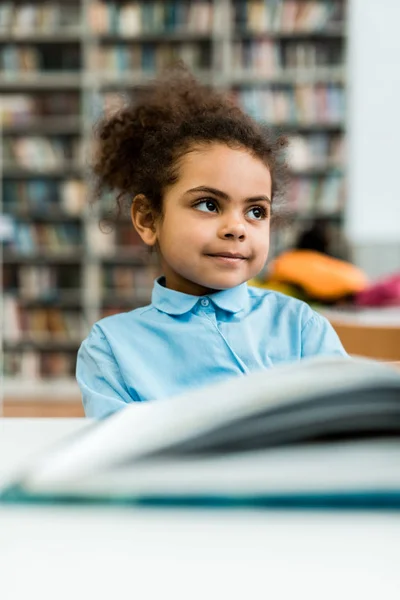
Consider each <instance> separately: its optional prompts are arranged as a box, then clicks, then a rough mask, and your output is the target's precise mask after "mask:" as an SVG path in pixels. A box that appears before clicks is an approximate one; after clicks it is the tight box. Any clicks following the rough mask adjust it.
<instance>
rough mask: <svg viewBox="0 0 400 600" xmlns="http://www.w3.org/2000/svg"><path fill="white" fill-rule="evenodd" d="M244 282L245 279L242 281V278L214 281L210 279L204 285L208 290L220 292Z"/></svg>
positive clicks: (223, 278)
mask: <svg viewBox="0 0 400 600" xmlns="http://www.w3.org/2000/svg"><path fill="white" fill-rule="evenodd" d="M245 281H247V279H243V277H226V278H225V277H216V278H215V279H214V278H211V279H210V280H209V281H208V282H207V283H204V285H205V287H208V288H210V289H213V290H219V291H222V290H229V289H230V288H233V287H236V286H238V285H241V284H242V283H245Z"/></svg>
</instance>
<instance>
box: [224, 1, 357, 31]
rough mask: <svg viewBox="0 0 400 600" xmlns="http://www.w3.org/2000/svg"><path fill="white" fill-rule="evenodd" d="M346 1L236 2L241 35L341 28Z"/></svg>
mask: <svg viewBox="0 0 400 600" xmlns="http://www.w3.org/2000/svg"><path fill="white" fill-rule="evenodd" d="M344 20H345V15H344V2H343V0H327V1H324V2H321V1H320V0H307V1H306V0H300V1H299V0H273V1H272V2H264V1H263V0H234V23H235V28H236V30H237V31H238V32H243V31H244V32H251V33H265V32H270V33H273V32H287V33H293V32H312V31H321V30H324V29H328V30H329V29H330V28H334V27H337V26H338V25H341V24H342V23H343V21H344Z"/></svg>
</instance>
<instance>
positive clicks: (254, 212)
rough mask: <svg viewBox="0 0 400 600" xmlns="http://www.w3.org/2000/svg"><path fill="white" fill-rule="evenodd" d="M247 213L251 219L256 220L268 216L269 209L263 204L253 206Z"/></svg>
mask: <svg viewBox="0 0 400 600" xmlns="http://www.w3.org/2000/svg"><path fill="white" fill-rule="evenodd" d="M247 214H248V215H249V216H250V218H251V219H255V220H256V221H261V220H262V219H265V218H266V217H267V210H266V209H265V208H264V207H263V206H253V208H251V209H250V210H249V211H247Z"/></svg>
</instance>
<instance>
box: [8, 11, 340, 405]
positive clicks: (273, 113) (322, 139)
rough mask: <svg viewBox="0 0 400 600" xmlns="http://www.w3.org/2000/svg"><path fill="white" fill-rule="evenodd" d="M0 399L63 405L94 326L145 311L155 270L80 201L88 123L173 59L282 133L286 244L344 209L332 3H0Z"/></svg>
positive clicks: (131, 236)
mask: <svg viewBox="0 0 400 600" xmlns="http://www.w3.org/2000/svg"><path fill="white" fill-rule="evenodd" d="M0 24H1V25H0V94H1V105H0V106H1V109H0V111H1V127H2V130H1V178H2V207H3V217H2V226H1V228H0V229H1V232H2V240H3V243H2V253H3V275H2V276H3V289H4V294H5V302H4V306H3V317H2V318H3V325H4V332H5V334H4V339H3V368H4V369H3V370H4V374H5V378H4V393H5V397H6V399H7V398H13V397H21V395H24V396H26V397H28V399H29V397H30V396H32V398H36V399H37V398H38V397H44V398H46V397H50V398H51V396H52V395H53V394H54V389H55V387H57V398H58V399H63V398H64V399H65V398H72V399H78V398H79V394H78V389H77V387H76V384H75V383H74V379H73V375H74V367H75V357H76V351H77V349H78V347H79V343H80V341H81V340H82V339H83V338H84V337H85V336H86V334H87V332H88V331H89V328H90V327H91V325H92V324H93V323H94V322H95V321H96V320H98V319H99V318H100V317H102V316H105V315H108V314H113V313H114V312H116V311H121V310H129V309H132V308H135V307H136V306H140V305H143V304H145V303H147V302H148V300H149V297H150V291H151V286H152V281H153V279H154V277H155V276H156V275H157V274H158V270H157V265H156V263H155V260H154V258H152V257H151V256H150V255H149V254H148V253H147V252H146V250H145V249H144V248H143V247H142V245H141V244H140V241H139V239H138V238H137V236H136V235H135V233H134V232H133V230H132V228H131V227H130V224H129V218H128V216H127V215H122V217H121V219H120V220H119V222H118V223H116V224H115V228H114V229H113V231H110V232H107V233H104V231H102V230H101V229H100V228H99V219H100V218H101V217H104V216H106V215H107V214H108V213H107V211H108V208H109V205H108V201H107V199H105V200H104V204H103V205H102V206H96V207H94V206H91V205H90V203H89V199H90V181H89V174H88V170H87V159H86V156H87V149H88V147H89V143H90V138H91V133H92V124H93V122H94V120H95V119H96V117H97V116H98V115H99V114H100V113H101V112H102V111H103V110H105V109H106V108H107V106H108V105H113V104H114V103H115V102H118V101H119V98H120V94H121V92H124V90H127V91H128V90H129V91H130V92H132V91H135V90H137V91H138V93H140V89H141V88H143V87H144V86H146V84H147V83H148V81H149V79H151V78H152V77H153V75H154V74H155V73H156V72H157V71H158V70H159V69H161V68H162V67H164V66H166V65H167V64H169V63H170V62H171V61H172V60H174V59H175V58H182V59H183V60H184V61H185V62H186V63H187V64H188V65H189V66H190V67H191V68H192V69H193V71H194V72H195V74H196V75H197V77H198V78H199V79H200V80H201V81H203V82H204V83H206V84H209V85H212V86H215V87H217V88H219V89H224V90H227V91H229V92H230V93H232V94H233V95H234V97H235V98H236V99H237V101H238V102H240V103H241V104H242V105H243V107H244V108H245V109H246V110H247V111H248V112H249V113H250V114H252V115H253V116H255V117H256V118H258V119H262V120H265V121H267V122H269V123H270V124H271V125H272V126H273V127H276V129H278V130H280V131H283V132H286V133H287V135H288V136H289V137H290V140H291V145H290V154H289V159H290V165H291V176H292V183H291V186H290V191H289V196H288V207H289V209H290V214H291V220H290V225H289V226H287V227H286V228H285V229H284V230H282V231H278V232H276V233H275V236H274V239H275V242H274V246H273V248H272V249H271V251H272V253H277V252H279V251H281V250H282V249H284V248H285V247H287V246H290V245H291V244H292V243H293V241H294V239H295V237H296V235H297V233H298V231H299V229H300V228H301V227H303V226H304V224H305V223H306V222H307V221H309V220H310V219H312V218H313V216H315V215H316V214H324V215H327V216H328V217H329V218H330V219H331V221H332V227H336V228H340V227H341V224H342V214H343V207H344V202H345V194H346V192H345V169H344V164H345V158H344V153H345V149H344V141H345V128H344V120H345V85H346V82H345V76H344V61H345V51H346V0H271V1H270V2H268V1H264V0H172V1H168V2H164V1H161V0H156V1H154V0H143V1H142V2H137V1H132V0H129V1H128V0H113V1H108V0H107V1H106V0H68V1H66V0H63V1H61V0H58V1H57V0H52V1H47V2H45V1H44V0H43V1H42V0H35V1H34V2H27V1H26V0H24V1H22V0H15V1H13V2H11V1H2V2H0Z"/></svg>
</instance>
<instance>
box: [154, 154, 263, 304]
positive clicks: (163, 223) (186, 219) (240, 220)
mask: <svg viewBox="0 0 400 600" xmlns="http://www.w3.org/2000/svg"><path fill="white" fill-rule="evenodd" d="M270 198H271V176H270V172H269V170H268V168H267V167H266V166H265V164H264V163H263V162H262V161H261V160H260V159H257V158H254V157H253V156H252V155H251V154H250V153H249V152H248V151H246V150H237V149H236V150H233V149H231V148H229V147H228V146H226V145H224V144H219V143H215V144H213V145H209V146H204V147H201V148H198V149H196V150H193V151H191V152H189V153H188V154H186V155H185V156H184V157H183V158H182V159H181V161H180V163H179V180H178V181H177V183H175V184H173V185H171V186H170V187H169V188H168V189H167V190H166V192H165V194H164V199H163V218H162V219H160V221H159V222H157V224H156V228H155V239H154V243H157V244H158V247H159V250H160V253H161V259H162V264H163V270H164V274H165V277H166V285H167V287H168V288H171V289H174V290H177V291H180V292H184V293H187V294H193V295H203V294H207V293H210V292H211V291H215V290H224V289H228V288H232V287H234V286H237V285H239V284H241V283H243V282H245V281H247V280H248V279H250V278H252V277H254V276H255V275H257V273H259V272H260V270H261V269H262V268H263V266H264V264H265V262H266V260H267V256H268V249H269V232H270Z"/></svg>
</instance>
